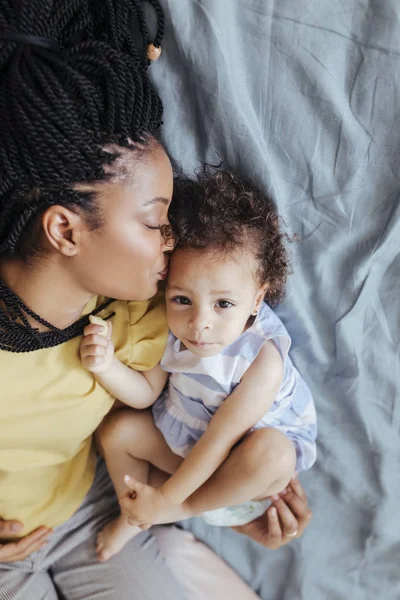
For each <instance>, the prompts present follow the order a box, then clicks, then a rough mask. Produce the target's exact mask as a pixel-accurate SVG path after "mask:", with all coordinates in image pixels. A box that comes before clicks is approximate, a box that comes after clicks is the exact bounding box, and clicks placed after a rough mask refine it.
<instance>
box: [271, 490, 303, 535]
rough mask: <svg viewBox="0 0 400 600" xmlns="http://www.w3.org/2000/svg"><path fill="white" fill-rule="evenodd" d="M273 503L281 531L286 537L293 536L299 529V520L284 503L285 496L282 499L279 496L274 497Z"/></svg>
mask: <svg viewBox="0 0 400 600" xmlns="http://www.w3.org/2000/svg"><path fill="white" fill-rule="evenodd" d="M275 498H276V499H275ZM273 503H274V507H275V508H276V510H277V512H278V517H279V521H280V523H281V528H282V533H283V534H284V535H287V536H288V537H294V536H295V535H296V534H297V533H298V531H299V522H298V520H297V518H296V517H295V515H294V514H293V513H292V511H291V510H290V508H289V506H288V505H287V504H286V496H285V499H284V500H283V499H282V498H280V497H279V496H278V497H274V500H273Z"/></svg>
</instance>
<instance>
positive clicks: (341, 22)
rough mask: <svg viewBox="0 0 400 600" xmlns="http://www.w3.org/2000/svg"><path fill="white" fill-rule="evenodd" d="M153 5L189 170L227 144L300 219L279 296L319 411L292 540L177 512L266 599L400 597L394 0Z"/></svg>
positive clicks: (397, 39) (188, 0) (179, 151)
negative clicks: (300, 520) (270, 541)
mask: <svg viewBox="0 0 400 600" xmlns="http://www.w3.org/2000/svg"><path fill="white" fill-rule="evenodd" d="M163 5H164V7H165V11H166V18H167V23H166V35H165V40H164V44H163V54H162V57H161V58H160V60H159V61H158V62H157V63H155V64H154V65H153V66H152V76H153V78H154V80H155V82H156V85H157V86H158V89H159V91H160V94H161V95H162V97H163V100H164V103H165V116H164V126H163V139H164V142H165V144H166V146H167V148H168V151H169V152H170V154H171V155H172V156H173V157H174V158H175V159H176V160H177V161H178V162H179V163H180V164H181V165H182V168H183V169H184V170H185V171H186V172H193V169H194V168H195V167H197V166H198V165H199V163H200V162H201V161H204V162H209V163H214V164H215V163H217V162H218V161H219V160H220V159H222V161H223V163H224V165H226V166H229V167H231V168H234V169H237V170H239V171H240V172H243V173H244V174H246V175H247V176H250V177H251V178H253V179H254V180H255V181H257V182H258V184H259V185H261V186H263V187H264V188H265V189H268V190H269V191H270V193H271V194H272V196H273V198H274V201H275V202H276V205H277V207H278V210H279V212H280V214H281V215H282V217H283V219H284V221H285V222H286V224H287V228H288V232H289V233H290V234H292V235H293V234H295V241H294V242H293V243H292V244H291V245H290V252H291V256H292V261H293V275H292V276H291V278H290V282H289V285H288V288H287V294H286V297H285V299H284V301H283V302H282V303H281V304H280V305H279V306H278V307H277V308H276V311H277V313H278V314H279V316H280V317H281V318H282V320H283V321H284V323H285V324H286V326H287V328H288V330H289V332H290V333H291V335H292V337H293V350H292V353H291V356H292V359H293V361H294V362H295V364H296V366H297V367H298V368H299V370H300V371H301V373H302V374H303V375H304V377H305V379H306V380H307V382H308V384H309V386H310V387H311V389H312V392H313V394H314V397H315V401H316V405H317V410H318V416H319V440H318V452H319V454H318V462H317V464H316V466H315V467H314V468H313V469H312V471H310V472H309V473H306V474H304V476H302V481H303V483H304V486H305V488H306V490H307V493H308V494H309V498H310V503H311V506H312V509H313V512H314V519H313V521H312V524H311V526H310V527H309V529H308V531H307V532H306V534H305V535H304V536H303V538H302V539H301V540H298V541H296V542H294V543H292V544H290V545H288V546H286V547H285V548H283V549H281V550H279V551H277V552H272V551H269V550H266V549H265V548H261V547H259V546H257V545H256V544H254V543H252V542H250V541H249V540H248V539H246V538H244V537H241V536H239V535H237V534H235V533H233V532H232V531H230V530H227V529H222V528H212V527H210V526H207V525H205V524H204V523H203V522H202V521H201V520H193V521H191V522H190V523H189V524H187V527H190V529H191V530H192V531H193V532H194V533H195V534H196V535H197V536H198V537H199V538H200V539H202V540H204V541H205V542H206V543H208V544H209V545H210V546H211V547H212V548H214V549H215V550H216V551H217V552H218V553H219V554H220V555H221V556H222V557H223V558H224V559H225V560H226V561H227V562H228V563H229V564H231V565H232V566H233V567H234V568H235V569H236V570H237V571H238V572H239V573H240V575H241V576H242V577H243V578H244V579H245V580H246V581H247V582H248V583H249V584H250V585H251V586H252V588H253V589H254V590H255V591H256V592H257V593H258V594H259V596H260V597H261V598H262V599H263V600H289V599H290V600H296V599H307V600H325V599H329V600H339V599H340V600H342V599H346V600H348V599H350V598H351V599H352V600H368V599H372V598H373V599H374V600H379V599H382V600H391V599H393V600H394V599H398V598H400V578H399V575H398V568H399V557H400V519H399V516H398V510H399V500H400V476H399V470H400V441H399V424H400V397H399V396H400V393H399V392H400V363H399V358H400V345H399V331H400V302H399V278H400V256H399V247H400V242H399V240H400V219H399V216H400V207H399V191H400V180H399V175H400V171H399V163H400V111H399V102H400V97H399V96H400V4H399V2H398V0H369V1H368V0H358V1H356V0H319V1H317V0H297V1H296V2H294V1H293V0H279V1H278V0H275V1H274V0H240V1H238V0H236V1H235V0H179V1H178V0H163Z"/></svg>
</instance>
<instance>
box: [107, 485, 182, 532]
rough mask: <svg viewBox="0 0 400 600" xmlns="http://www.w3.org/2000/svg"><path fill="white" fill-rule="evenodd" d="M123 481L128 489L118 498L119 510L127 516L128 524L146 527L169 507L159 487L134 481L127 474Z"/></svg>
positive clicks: (154, 521)
mask: <svg viewBox="0 0 400 600" xmlns="http://www.w3.org/2000/svg"><path fill="white" fill-rule="evenodd" d="M125 483H126V485H127V486H128V488H129V491H128V492H126V493H125V494H123V495H122V496H121V497H120V498H119V502H120V506H121V512H122V513H123V514H125V515H126V516H127V518H128V523H129V525H136V526H137V527H140V528H141V529H148V528H149V527H150V526H151V525H153V524H154V523H156V522H157V519H158V517H159V516H160V514H161V513H162V512H165V511H168V509H169V508H170V506H169V505H168V503H167V502H166V500H165V498H164V496H163V495H162V493H161V490H160V488H158V489H156V488H154V487H152V486H151V485H146V484H145V483H140V482H139V481H135V480H134V479H132V478H131V477H129V476H128V475H126V476H125Z"/></svg>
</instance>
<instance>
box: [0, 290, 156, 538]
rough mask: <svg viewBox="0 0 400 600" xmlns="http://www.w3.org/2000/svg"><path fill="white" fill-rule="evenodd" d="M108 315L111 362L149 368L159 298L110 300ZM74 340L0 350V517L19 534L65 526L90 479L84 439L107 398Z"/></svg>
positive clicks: (89, 450) (90, 456)
mask: <svg viewBox="0 0 400 600" xmlns="http://www.w3.org/2000/svg"><path fill="white" fill-rule="evenodd" d="M96 302H97V299H96V298H94V299H93V300H92V301H91V302H90V303H89V304H88V306H87V307H86V309H85V311H84V313H85V314H87V313H88V312H90V311H91V310H93V309H94V307H95V306H96ZM111 312H115V313H116V314H115V316H114V317H113V318H112V324H113V334H112V339H113V343H114V346H115V351H116V355H117V356H118V358H119V359H120V360H121V361H122V362H123V363H125V364H127V365H130V366H131V367H132V368H134V369H137V370H143V371H144V370H147V369H150V368H152V367H153V366H154V365H156V364H157V363H158V362H159V360H160V359H161V356H162V353H163V351H164V347H165V343H166V339H167V325H166V321H165V310H164V302H163V299H162V296H157V297H156V298H154V299H153V300H152V301H150V302H122V301H116V302H113V303H112V304H111V305H110V306H109V307H108V308H107V309H106V310H105V311H103V312H102V313H101V316H102V317H104V316H106V315H107V314H110V313H111ZM80 339H81V338H80V337H78V338H75V339H72V340H70V341H69V342H67V343H65V344H61V345H60V346H56V347H55V348H47V349H44V350H38V351H36V352H29V353H21V354H16V353H12V352H5V351H0V387H1V392H0V517H1V518H3V519H18V520H20V521H22V522H23V523H24V525H25V527H24V530H23V532H22V533H21V535H26V534H28V533H29V532H31V531H32V530H33V529H36V527H39V526H40V525H46V526H47V527H54V526H56V525H59V524H60V523H63V522H64V521H66V520H67V519H68V518H69V517H70V516H71V515H72V514H73V513H74V512H75V511H76V510H77V508H78V507H79V506H80V504H81V503H82V501H83V500H84V497H85V495H86V493H87V491H88V490H89V488H90V486H91V484H92V481H93V477H94V469H95V453H94V449H93V444H92V434H93V432H94V430H95V429H96V427H97V426H98V425H99V423H100V422H101V420H102V419H103V417H104V415H105V414H106V413H107V412H108V411H109V410H110V408H111V406H112V404H113V398H112V397H111V396H110V395H109V394H108V392H106V391H105V389H104V388H102V387H101V386H100V385H99V384H98V383H97V382H96V380H95V379H94V377H93V375H92V373H90V372H89V371H86V370H85V369H84V367H83V366H82V365H81V362H80V357H79V343H80Z"/></svg>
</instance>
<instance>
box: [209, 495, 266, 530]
mask: <svg viewBox="0 0 400 600" xmlns="http://www.w3.org/2000/svg"><path fill="white" fill-rule="evenodd" d="M270 504H271V502H270V501H269V500H261V501H256V500H249V501H248V502H243V504H235V505H234V506H226V507H224V508H217V509H216V510H208V511H207V512H204V513H203V514H202V515H201V517H202V519H203V520H204V521H205V522H206V523H208V524H209V525H215V526H217V527H235V526H237V525H245V524H246V523H250V521H253V520H254V519H257V517H260V516H261V515H262V514H264V512H265V511H266V510H267V508H268V507H269V506H270Z"/></svg>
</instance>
